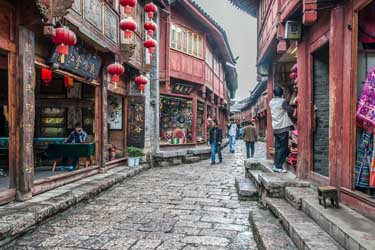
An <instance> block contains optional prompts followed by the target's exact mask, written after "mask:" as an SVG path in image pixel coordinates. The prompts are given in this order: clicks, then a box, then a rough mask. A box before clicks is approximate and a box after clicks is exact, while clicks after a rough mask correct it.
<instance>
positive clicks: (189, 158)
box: [183, 156, 201, 163]
mask: <svg viewBox="0 0 375 250" xmlns="http://www.w3.org/2000/svg"><path fill="white" fill-rule="evenodd" d="M200 160H201V158H200V157H199V156H186V157H184V158H183V161H184V163H195V162H198V161H200Z"/></svg>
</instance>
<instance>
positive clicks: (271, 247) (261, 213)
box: [249, 208, 297, 250]
mask: <svg viewBox="0 0 375 250" xmlns="http://www.w3.org/2000/svg"><path fill="white" fill-rule="evenodd" d="M249 222H250V225H251V228H252V231H253V235H254V239H255V241H256V243H257V246H258V249H259V250H297V247H296V246H295V245H294V243H293V241H292V240H291V239H290V238H289V236H288V235H287V233H286V232H285V230H284V229H283V227H282V225H281V224H280V221H279V220H278V219H277V218H275V216H274V215H273V214H272V213H271V212H270V211H269V210H265V209H260V208H255V209H253V210H252V211H251V212H250V215H249Z"/></svg>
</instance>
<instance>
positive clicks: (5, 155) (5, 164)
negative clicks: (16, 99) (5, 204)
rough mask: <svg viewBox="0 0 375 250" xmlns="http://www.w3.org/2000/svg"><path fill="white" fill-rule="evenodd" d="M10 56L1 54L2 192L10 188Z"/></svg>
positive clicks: (0, 150)
mask: <svg viewBox="0 0 375 250" xmlns="http://www.w3.org/2000/svg"><path fill="white" fill-rule="evenodd" d="M8 148H9V105H8V55H7V54H6V53H1V52H0V191H4V190H6V189H8V188H9V150H8Z"/></svg>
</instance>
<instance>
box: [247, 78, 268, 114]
mask: <svg viewBox="0 0 375 250" xmlns="http://www.w3.org/2000/svg"><path fill="white" fill-rule="evenodd" d="M267 83H268V81H267V80H263V81H261V82H259V83H258V84H257V85H256V86H255V88H254V90H253V91H252V92H251V95H250V98H249V100H248V101H247V103H246V104H245V105H243V107H242V108H241V110H243V109H246V108H248V107H251V106H253V105H254V104H255V103H256V102H257V100H258V98H259V97H260V96H261V95H262V93H263V92H264V91H265V90H266V89H267Z"/></svg>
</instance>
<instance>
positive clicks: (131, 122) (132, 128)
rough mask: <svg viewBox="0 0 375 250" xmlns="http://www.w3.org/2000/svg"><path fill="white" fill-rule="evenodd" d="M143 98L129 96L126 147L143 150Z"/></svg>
mask: <svg viewBox="0 0 375 250" xmlns="http://www.w3.org/2000/svg"><path fill="white" fill-rule="evenodd" d="M144 145H145V96H143V95H141V96H131V97H129V102H128V146H134V147H139V148H144Z"/></svg>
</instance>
